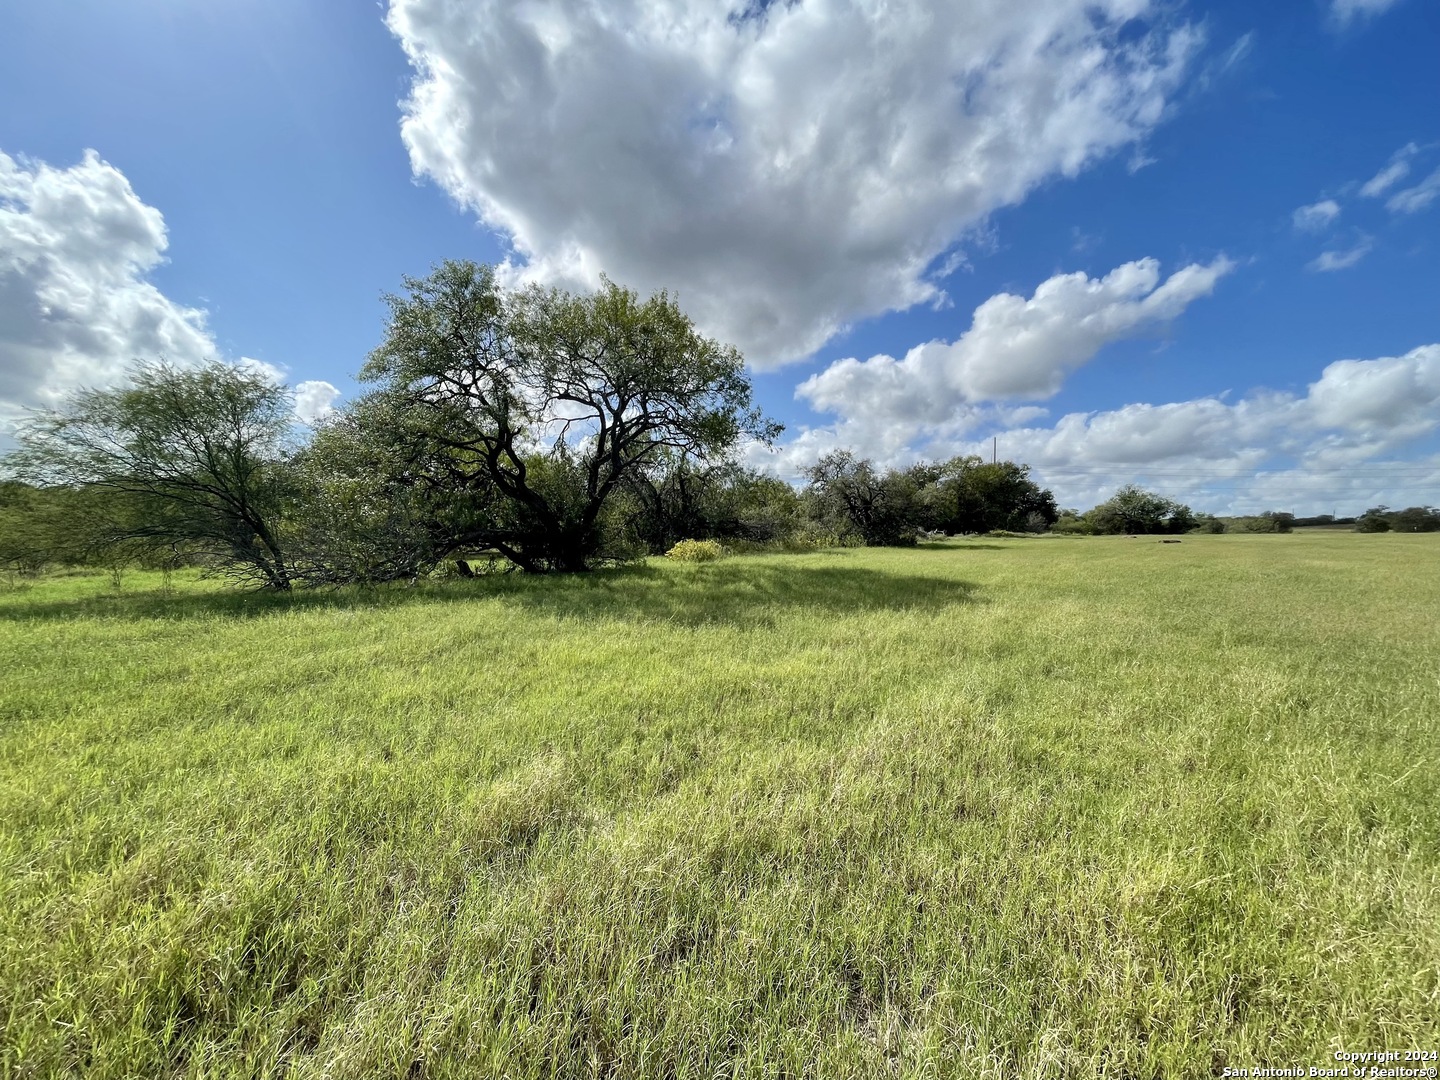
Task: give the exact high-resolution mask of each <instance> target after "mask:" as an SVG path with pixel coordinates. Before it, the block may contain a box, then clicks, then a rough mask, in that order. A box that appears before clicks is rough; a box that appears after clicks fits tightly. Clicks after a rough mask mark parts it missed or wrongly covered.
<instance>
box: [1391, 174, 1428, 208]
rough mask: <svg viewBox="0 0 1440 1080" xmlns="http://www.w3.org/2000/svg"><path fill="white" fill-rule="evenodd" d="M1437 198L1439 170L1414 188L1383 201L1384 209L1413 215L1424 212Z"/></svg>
mask: <svg viewBox="0 0 1440 1080" xmlns="http://www.w3.org/2000/svg"><path fill="white" fill-rule="evenodd" d="M1437 197H1440V169H1436V170H1435V171H1434V172H1432V173H1431V174H1430V175H1429V176H1427V177H1426V178H1425V179H1424V180H1421V181H1420V183H1418V184H1416V185H1415V186H1414V187H1412V188H1406V189H1405V190H1404V191H1397V192H1396V193H1395V194H1394V195H1392V196H1390V198H1389V199H1387V200H1385V208H1386V209H1387V210H1394V211H1395V212H1396V213H1400V214H1413V213H1415V212H1416V211H1418V210H1424V209H1425V207H1427V206H1429V205H1430V204H1431V203H1432V202H1434V201H1435V199H1436V198H1437Z"/></svg>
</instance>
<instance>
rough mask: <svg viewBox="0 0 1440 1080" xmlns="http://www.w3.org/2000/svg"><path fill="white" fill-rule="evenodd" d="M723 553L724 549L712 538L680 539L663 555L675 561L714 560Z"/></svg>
mask: <svg viewBox="0 0 1440 1080" xmlns="http://www.w3.org/2000/svg"><path fill="white" fill-rule="evenodd" d="M724 554H725V549H724V548H723V547H721V546H720V545H719V543H717V542H716V541H714V540H681V541H680V542H679V543H678V544H676V545H675V546H674V547H672V548H671V549H670V550H669V551H667V552H666V553H665V557H666V558H667V559H674V560H675V561H676V562H714V561H715V560H716V559H718V558H721V557H722V556H723V555H724Z"/></svg>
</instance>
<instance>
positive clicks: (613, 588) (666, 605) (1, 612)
mask: <svg viewBox="0 0 1440 1080" xmlns="http://www.w3.org/2000/svg"><path fill="white" fill-rule="evenodd" d="M974 591H975V586H974V585H972V584H970V583H968V582H963V581H956V580H954V579H953V578H941V577H932V576H929V575H924V574H905V573H898V574H897V573H885V572H882V571H878V570H871V569H867V568H865V567H857V566H811V565H804V564H796V563H793V562H790V561H788V560H776V561H775V562H749V561H743V562H742V561H738V560H737V561H729V560H727V561H723V562H718V563H710V564H705V565H700V566H664V565H662V566H649V565H639V566H626V567H619V568H616V569H611V570H601V571H596V572H595V573H591V574H581V575H544V576H540V575H536V576H525V575H520V574H506V575H497V576H495V577H485V578H479V579H476V580H472V581H447V582H443V583H426V584H422V585H419V586H417V587H413V588H410V587H406V586H403V585H395V586H386V587H382V588H374V589H359V588H346V589H336V590H326V591H305V592H295V593H291V594H288V595H284V594H276V593H256V592H240V591H229V590H217V591H214V592H203V593H199V592H197V593H185V592H180V593H176V594H173V595H169V596H166V595H164V594H162V593H159V592H148V593H133V594H128V595H127V594H124V593H121V594H118V595H115V594H111V595H102V596H89V597H82V598H76V599H68V600H66V599H55V600H38V599H37V600H32V601H26V600H18V601H12V602H10V603H5V604H0V620H4V621H12V622H29V621H41V620H66V619H87V618H102V619H121V620H129V619H213V618H222V619H223V618H235V619H246V618H259V617H265V616H272V615H280V614H284V613H288V612H294V611H327V610H329V611H346V610H349V611H353V610H373V609H380V608H392V607H393V608H399V607H405V606H408V605H411V604H416V603H430V604H436V603H441V604H444V603H455V602H462V603H463V602H474V601H483V600H499V601H501V602H503V603H505V604H507V605H514V606H516V607H522V608H526V609H529V610H531V611H535V612H537V613H539V614H544V615H547V616H550V617H553V618H560V619H564V618H578V619H587V618H592V619H619V620H631V621H643V622H673V623H679V624H682V625H690V626H704V625H713V624H728V625H734V626H758V625H766V624H768V623H770V622H772V621H773V620H774V618H775V616H776V615H777V614H779V613H781V612H782V611H786V610H804V611H813V612H820V613H830V614H835V615H843V614H850V613H855V612H865V611H896V610H907V609H926V608H938V607H944V606H947V605H950V604H956V603H964V602H968V601H971V600H973V599H974V596H973V594H974Z"/></svg>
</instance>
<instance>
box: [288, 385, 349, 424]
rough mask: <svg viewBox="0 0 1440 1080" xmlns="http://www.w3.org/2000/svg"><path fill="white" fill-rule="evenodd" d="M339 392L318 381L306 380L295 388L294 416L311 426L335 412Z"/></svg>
mask: <svg viewBox="0 0 1440 1080" xmlns="http://www.w3.org/2000/svg"><path fill="white" fill-rule="evenodd" d="M339 397H340V391H339V390H338V389H337V388H336V387H334V386H331V385H330V384H329V383H328V382H324V381H323V380H320V379H306V380H305V381H304V382H302V383H299V384H298V385H296V387H295V415H296V416H298V417H299V418H300V419H301V420H302V421H303V422H304V423H307V424H313V423H315V422H316V421H318V420H323V419H325V417H327V416H329V415H330V414H332V413H333V412H334V411H335V402H336V400H337V399H338V398H339Z"/></svg>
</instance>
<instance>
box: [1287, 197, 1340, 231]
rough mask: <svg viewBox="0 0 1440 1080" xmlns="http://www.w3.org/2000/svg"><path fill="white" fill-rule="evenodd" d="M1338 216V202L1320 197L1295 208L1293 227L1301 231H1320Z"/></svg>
mask: <svg viewBox="0 0 1440 1080" xmlns="http://www.w3.org/2000/svg"><path fill="white" fill-rule="evenodd" d="M1339 216H1340V204H1339V203H1337V202H1336V201H1335V200H1334V199H1321V200H1320V201H1319V202H1317V203H1311V204H1310V205H1309V206H1302V207H1300V209H1298V210H1296V211H1295V213H1294V215H1293V219H1294V222H1295V227H1296V228H1297V229H1300V230H1301V231H1302V232H1321V231H1323V230H1324V229H1325V228H1326V227H1327V226H1329V225H1330V224H1331V223H1332V222H1333V221H1334V220H1335V219H1336V218H1338V217H1339Z"/></svg>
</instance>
